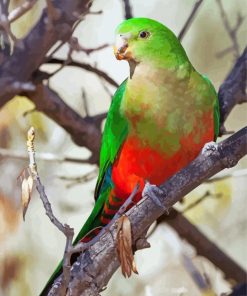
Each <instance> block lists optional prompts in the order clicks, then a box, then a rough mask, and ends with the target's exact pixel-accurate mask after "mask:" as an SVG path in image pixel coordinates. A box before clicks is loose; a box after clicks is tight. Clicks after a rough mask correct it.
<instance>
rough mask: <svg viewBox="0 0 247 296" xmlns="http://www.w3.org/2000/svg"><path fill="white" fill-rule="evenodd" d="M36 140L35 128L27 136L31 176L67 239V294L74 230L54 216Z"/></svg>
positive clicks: (64, 279) (49, 213)
mask: <svg viewBox="0 0 247 296" xmlns="http://www.w3.org/2000/svg"><path fill="white" fill-rule="evenodd" d="M34 138H35V132H34V128H30V129H29V131H28V136H27V150H28V155H29V168H30V171H31V175H32V178H33V180H34V182H35V183H36V188H37V191H38V192H39V196H40V199H41V201H42V203H43V205H44V208H45V210H46V215H47V216H48V217H49V219H50V220H51V222H52V224H54V225H55V226H56V227H57V228H58V229H59V230H60V231H61V232H62V233H63V234H64V235H65V237H66V247H65V251H64V263H63V281H64V283H65V285H64V292H65V291H66V287H67V285H68V283H69V279H70V268H71V265H70V255H69V257H68V253H69V251H70V248H71V247H72V240H73V236H74V229H73V228H70V227H69V226H68V225H67V224H64V225H63V224H62V223H61V222H60V221H59V220H58V219H57V218H56V217H55V215H54V214H53V211H52V208H51V204H50V202H49V200H48V197H47V195H46V193H45V188H44V186H43V185H42V183H41V180H40V177H39V174H38V171H37V164H36V158H35V149H34Z"/></svg>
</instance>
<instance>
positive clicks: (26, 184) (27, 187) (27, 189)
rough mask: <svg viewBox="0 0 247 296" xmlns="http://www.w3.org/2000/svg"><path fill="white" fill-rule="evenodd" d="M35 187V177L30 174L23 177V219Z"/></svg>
mask: <svg viewBox="0 0 247 296" xmlns="http://www.w3.org/2000/svg"><path fill="white" fill-rule="evenodd" d="M32 189H33V178H32V177H31V176H28V178H23V180H22V184H21V201H22V211H23V220H24V221H25V215H26V212H27V208H28V205H29V202H30V200H31V195H32Z"/></svg>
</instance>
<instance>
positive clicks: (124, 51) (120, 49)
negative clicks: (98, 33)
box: [113, 35, 132, 60]
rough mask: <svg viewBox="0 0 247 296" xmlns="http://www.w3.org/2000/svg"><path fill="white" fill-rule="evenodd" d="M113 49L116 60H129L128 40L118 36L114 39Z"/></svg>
mask: <svg viewBox="0 0 247 296" xmlns="http://www.w3.org/2000/svg"><path fill="white" fill-rule="evenodd" d="M113 48H114V54H115V56H116V58H117V59H118V60H129V59H130V58H131V57H132V56H131V52H130V49H129V44H128V38H126V36H124V35H118V36H117V39H116V45H115V46H114V47H113Z"/></svg>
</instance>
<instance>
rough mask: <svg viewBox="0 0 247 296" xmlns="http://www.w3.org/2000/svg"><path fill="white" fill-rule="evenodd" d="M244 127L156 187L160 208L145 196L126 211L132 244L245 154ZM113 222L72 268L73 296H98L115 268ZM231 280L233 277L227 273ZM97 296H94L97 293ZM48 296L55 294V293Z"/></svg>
mask: <svg viewBox="0 0 247 296" xmlns="http://www.w3.org/2000/svg"><path fill="white" fill-rule="evenodd" d="M246 147H247V127H245V128H243V129H242V130H240V131H239V132H237V133H235V134H234V135H233V136H231V137H229V138H228V139H226V140H224V141H223V142H221V143H219V144H218V146H217V149H212V150H209V151H207V152H206V153H202V154H200V155H199V156H198V157H197V158H196V159H195V160H194V161H192V162H191V163H190V164H189V165H188V166H187V167H186V168H184V169H183V170H181V171H180V172H179V173H177V174H176V175H174V176H173V177H171V178H170V179H169V180H168V181H166V182H165V183H164V184H162V185H161V186H160V188H161V189H162V190H163V192H164V195H163V196H162V197H161V196H159V197H157V198H159V199H160V202H161V203H162V205H163V208H162V207H160V206H157V204H156V203H154V202H153V199H151V198H150V197H149V196H145V197H144V198H143V199H142V200H141V201H140V202H139V203H138V204H137V205H135V206H134V207H132V208H131V209H130V210H129V211H128V212H127V214H126V215H127V216H128V217H129V219H130V221H131V225H132V234H133V241H134V242H135V241H136V240H137V239H138V238H140V237H141V236H142V234H143V232H144V230H145V229H147V228H148V227H149V226H150V225H151V224H152V223H153V222H154V221H155V220H156V219H157V218H158V217H160V216H161V215H162V214H163V213H164V208H165V209H169V208H170V207H172V205H174V204H175V203H176V202H177V201H179V200H180V199H181V198H182V197H183V196H185V195H186V194H187V193H189V192H190V191H191V190H193V189H194V188H195V187H197V186H198V185H199V184H201V183H202V182H203V181H205V180H206V179H208V178H209V177H211V176H213V175H214V174H216V173H218V172H219V171H221V170H223V169H224V168H229V167H232V166H234V165H236V163H237V162H238V160H239V159H241V158H242V157H243V156H244V155H246V154H247V150H246ZM115 239H116V222H115V223H114V224H113V225H111V227H110V228H109V231H108V232H106V233H104V234H103V235H99V236H98V237H97V241H96V242H95V243H94V244H93V245H92V246H90V248H88V249H87V251H86V252H83V253H82V255H81V256H80V257H79V261H77V262H76V263H75V264H74V265H73V268H72V272H71V273H72V277H71V279H70V283H69V288H70V289H71V290H72V291H73V295H82V296H83V295H98V294H99V292H100V291H101V289H102V288H103V287H105V286H106V285H107V283H108V281H109V279H110V278H111V276H112V274H113V273H114V272H115V271H116V269H117V268H118V267H119V262H118V260H117V254H116V247H115V246H116V245H115ZM231 276H232V277H233V276H234V274H232V273H231ZM97 293H98V294H97ZM49 295H58V294H56V293H54V290H53V293H51V294H49Z"/></svg>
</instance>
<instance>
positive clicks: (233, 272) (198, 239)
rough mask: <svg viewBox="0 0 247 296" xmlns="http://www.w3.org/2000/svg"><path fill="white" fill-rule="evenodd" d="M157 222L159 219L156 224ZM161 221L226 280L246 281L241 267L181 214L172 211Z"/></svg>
mask: <svg viewBox="0 0 247 296" xmlns="http://www.w3.org/2000/svg"><path fill="white" fill-rule="evenodd" d="M159 220H160V218H159V219H158V222H159ZM161 220H162V221H163V222H166V223H168V224H169V225H170V226H171V227H172V228H173V229H174V230H175V231H176V232H177V233H178V234H179V236H180V237H182V238H184V239H186V240H187V241H188V242H189V243H190V244H191V245H192V246H193V247H194V248H195V249H196V251H197V254H198V255H201V256H203V257H206V258H207V259H208V260H210V261H211V262H212V263H213V264H214V265H215V266H217V267H218V268H219V269H221V270H222V271H223V273H224V275H225V278H226V279H227V280H235V281H236V282H237V283H241V282H244V281H245V280H246V272H245V271H244V270H243V269H242V267H240V266H239V265H238V264H237V263H236V262H235V261H233V260H232V259H231V258H230V257H229V256H228V255H226V254H225V253H224V252H222V251H221V250H220V249H219V248H218V247H217V245H216V244H214V243H213V242H212V241H210V240H209V239H208V238H207V237H206V236H205V235H204V234H203V233H202V232H201V231H199V230H198V229H197V228H196V227H195V226H194V225H193V224H191V223H190V222H189V221H188V220H187V219H186V218H185V217H184V216H183V215H182V214H180V213H179V212H177V211H176V210H174V209H173V210H172V211H171V212H170V214H169V215H168V216H167V215H166V216H165V217H163V216H161Z"/></svg>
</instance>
